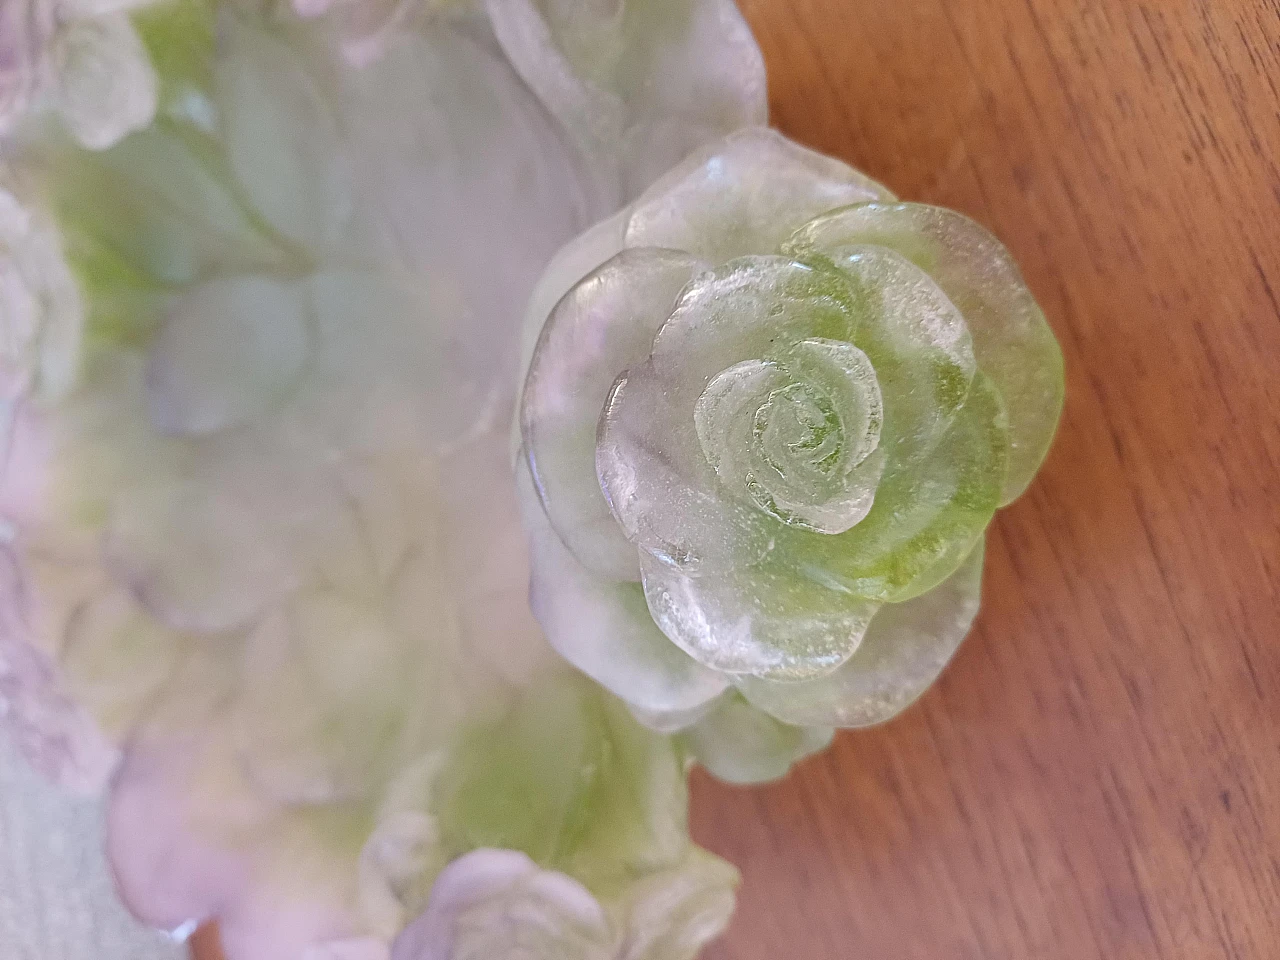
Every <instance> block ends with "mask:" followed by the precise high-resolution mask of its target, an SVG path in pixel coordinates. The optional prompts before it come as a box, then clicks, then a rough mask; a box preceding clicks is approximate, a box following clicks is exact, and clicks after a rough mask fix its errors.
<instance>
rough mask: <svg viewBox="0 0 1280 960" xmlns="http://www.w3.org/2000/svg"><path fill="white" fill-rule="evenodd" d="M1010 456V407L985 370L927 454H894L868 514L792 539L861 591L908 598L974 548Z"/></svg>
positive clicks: (807, 556)
mask: <svg viewBox="0 0 1280 960" xmlns="http://www.w3.org/2000/svg"><path fill="white" fill-rule="evenodd" d="M1007 462H1008V427H1007V426H1006V419H1005V411H1004V407H1003V406H1002V404H1001V403H1000V397H999V394H997V393H996V391H995V388H994V387H993V386H992V385H991V382H990V381H989V380H988V379H987V378H986V377H985V376H984V375H982V374H979V375H978V376H977V377H976V378H975V379H974V381H973V387H972V388H971V389H970V391H969V396H968V399H967V400H966V401H965V404H964V406H963V407H961V408H960V410H959V411H958V412H957V413H956V416H955V419H954V421H953V422H952V424H951V428H950V429H949V430H948V431H947V433H946V434H945V435H944V436H943V437H942V438H941V440H940V441H939V442H938V443H937V445H936V446H935V447H934V448H933V449H932V450H931V451H930V453H929V455H928V457H927V458H925V459H924V461H923V462H920V463H916V462H910V461H908V462H906V463H902V462H897V463H894V462H891V463H890V465H889V467H888V468H887V469H886V472H885V476H884V479H883V480H881V482H880V487H879V489H878V490H877V491H876V502H875V505H874V506H873V507H872V508H871V512H870V513H868V514H867V516H866V519H864V520H863V521H862V522H861V523H859V524H858V525H857V526H856V527H854V528H853V529H852V530H849V531H847V532H845V533H842V534H839V535H837V536H833V537H820V536H817V535H809V536H807V537H806V538H805V539H804V541H803V542H800V541H799V539H798V538H797V539H796V540H794V541H792V542H790V543H788V544H787V547H786V551H787V553H786V556H788V557H789V558H790V562H792V563H797V562H802V563H807V564H811V565H812V566H813V567H814V568H816V569H821V570H824V571H826V572H827V573H828V574H829V575H830V576H831V577H832V578H833V580H834V581H835V582H837V583H839V584H841V585H842V586H843V587H845V588H846V589H849V590H852V591H853V592H854V593H856V594H859V595H861V596H867V597H878V598H880V599H883V600H890V601H901V600H906V599H908V598H910V597H913V596H916V595H918V594H920V593H923V592H924V591H926V590H928V589H930V588H931V587H933V586H935V585H936V584H938V583H939V582H941V581H942V580H944V579H945V578H946V577H947V576H949V575H950V574H951V573H952V571H954V570H955V569H956V568H957V567H959V566H960V563H961V562H962V561H963V560H964V558H965V557H967V556H968V555H969V554H970V553H971V552H972V550H973V546H974V544H976V543H977V542H978V540H979V539H980V538H981V537H982V533H983V531H984V530H985V529H986V527H987V525H988V524H989V523H990V522H991V517H992V515H993V514H994V513H995V510H996V507H997V506H999V503H1000V492H1001V489H1002V488H1003V486H1004V477H1005V469H1006V463H1007Z"/></svg>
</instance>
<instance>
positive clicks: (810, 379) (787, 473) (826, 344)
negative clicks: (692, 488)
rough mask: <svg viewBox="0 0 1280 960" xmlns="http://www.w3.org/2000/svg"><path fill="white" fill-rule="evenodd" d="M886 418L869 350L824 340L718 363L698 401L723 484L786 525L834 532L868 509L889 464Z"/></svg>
mask: <svg viewBox="0 0 1280 960" xmlns="http://www.w3.org/2000/svg"><path fill="white" fill-rule="evenodd" d="M882 421H883V403H882V400H881V396H880V385H879V382H878V381H877V379H876V374H875V370H874V369H872V366H871V361H870V360H868V359H867V355H866V354H865V353H863V352H862V351H861V350H859V349H858V348H857V347H855V346H853V344H850V343H845V342H843V341H839V340H826V339H819V338H814V339H810V340H802V341H801V342H799V343H797V344H796V345H795V346H794V347H793V348H791V350H789V351H787V352H786V353H785V354H783V355H782V356H780V357H779V358H778V359H771V360H744V361H743V362H741V363H737V364H734V365H733V366H731V367H729V368H727V369H725V370H722V371H721V372H720V373H718V374H716V376H715V377H713V378H712V379H711V382H710V383H708V384H707V387H706V389H705V390H703V392H702V394H701V396H699V397H698V401H697V403H696V405H695V407H694V423H695V426H696V428H697V431H698V440H699V441H700V443H701V445H702V451H703V453H704V454H705V455H706V457H707V461H708V462H709V463H710V464H711V466H712V467H713V468H714V469H715V472H716V475H717V476H718V477H719V478H720V482H721V483H723V484H724V485H725V486H726V487H727V488H728V489H729V490H730V491H731V492H733V493H734V494H735V495H736V496H739V497H743V498H745V499H747V500H748V501H750V502H751V503H752V504H753V505H754V506H756V507H757V508H758V509H760V510H762V511H764V512H765V513H767V514H769V515H770V516H772V517H774V518H776V519H778V520H781V521H782V522H783V523H786V524H789V525H792V526H798V527H804V528H806V529H810V530H814V531H817V532H819V533H832V534H834V533H843V532H844V531H845V530H848V529H849V528H850V527H852V526H853V525H854V524H856V523H857V522H858V521H860V520H861V519H862V518H863V517H865V516H866V515H867V512H868V511H869V510H870V509H871V504H872V502H873V500H874V498H875V489H876V485H877V484H878V483H879V481H880V475H881V473H882V472H883V470H884V457H883V455H882V453H881V452H880V451H879V445H880V427H881V423H882Z"/></svg>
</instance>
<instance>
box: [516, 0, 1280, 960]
mask: <svg viewBox="0 0 1280 960" xmlns="http://www.w3.org/2000/svg"><path fill="white" fill-rule="evenodd" d="M742 6H743V9H744V12H745V13H746V14H747V16H748V19H750V20H751V22H752V25H753V27H754V28H755V30H756V32H757V36H758V38H759V40H760V43H761V45H762V46H763V47H764V50H765V55H766V57H767V59H768V61H769V69H770V76H771V86H772V103H773V110H774V120H775V123H776V124H777V125H778V126H779V127H781V128H782V129H783V130H784V131H785V132H786V133H788V134H790V135H791V136H793V137H795V138H797V139H799V140H801V141H803V142H805V143H808V144H810V145H812V146H815V147H817V148H819V149H822V150H824V151H827V152H829V153H832V154H835V155H837V156H840V157H842V158H844V159H846V160H848V161H850V162H852V163H854V164H855V165H857V166H858V167H860V168H862V169H863V170H865V171H867V172H868V173H870V174H871V175H873V176H875V177H877V178H879V179H881V180H883V181H884V182H885V183H887V184H888V185H889V186H890V187H891V188H892V189H893V190H894V191H895V192H897V193H898V194H899V195H900V196H902V197H904V198H909V199H914V200H921V201H927V202H930V203H937V204H942V205H945V206H949V207H955V208H958V209H960V210H963V211H965V212H967V213H969V214H970V215H972V216H974V217H976V218H977V219H978V220H980V221H982V222H983V223H985V224H987V225H988V226H989V227H991V228H992V229H993V230H995V232H996V233H997V234H999V235H1000V236H1001V237H1002V238H1003V239H1004V240H1005V242H1006V243H1007V244H1008V245H1009V247H1010V248H1011V249H1012V250H1013V252H1014V254H1015V256H1016V257H1017V258H1018V260H1019V261H1020V262H1021V264H1022V265H1023V268H1024V270H1025V272H1026V275H1027V279H1028V281H1029V283H1030V285H1031V288H1032V289H1033V290H1034V291H1035V292H1036V294H1037V295H1038V297H1039V299H1040V301H1041V303H1042V304H1043V306H1044V308H1045V310H1046V312H1047V313H1048V315H1049V318H1050V322H1051V323H1052V324H1053V327H1054V329H1055V330H1056V331H1057V334H1058V337H1059V339H1060V340H1061V342H1062V347H1063V350H1064V351H1065V353H1066V360H1067V379H1068V386H1067V405H1066V411H1065V414H1064V417H1063V421H1062V426H1061V429H1060V431H1059V434H1058V439H1057V442H1056V444H1055V446H1054V448H1053V452H1052V453H1051V454H1050V457H1049V460H1048V462H1047V463H1046V465H1045V468H1044V471H1043V472H1042V474H1041V476H1040V478H1039V479H1038V480H1037V481H1036V483H1035V484H1034V485H1033V486H1032V488H1031V490H1030V491H1029V492H1028V494H1027V495H1026V496H1025V497H1024V498H1023V499H1022V500H1020V501H1018V502H1017V503H1016V504H1014V505H1013V506H1012V507H1011V508H1009V509H1007V510H1005V511H1004V512H1002V513H1001V515H1000V516H999V518H998V519H997V521H996V523H995V525H994V527H993V529H992V532H991V535H990V537H989V540H988V553H987V569H986V581H985V595H984V603H983V611H982V614H981V616H980V617H979V620H978V624H977V627H976V629H975V631H974V633H973V635H972V636H971V637H970V638H969V640H968V641H967V642H966V643H965V645H964V646H963V647H962V648H961V650H960V653H959V655H958V657H957V658H956V660H955V662H954V664H953V665H952V666H951V667H950V668H949V669H948V671H947V672H946V674H945V675H944V677H943V679H942V681H941V682H940V683H939V684H938V685H937V686H936V687H935V688H934V689H933V690H932V691H931V692H930V693H929V694H928V695H927V696H926V697H925V698H924V699H923V701H922V702H921V703H919V704H917V705H916V706H915V707H913V708H912V709H911V710H910V711H908V712H907V713H906V714H905V715H904V716H902V717H900V718H899V719H897V720H896V721H894V722H893V723H891V724H888V725H887V726H884V727H882V728H879V729H876V730H871V731H864V732H859V733H850V734H845V735H842V736H841V737H840V738H839V739H838V740H837V742H836V744H835V747H834V748H833V749H832V750H831V751H829V752H828V753H827V754H825V755H824V756H821V757H819V758H816V759H813V760H810V761H808V762H807V763H805V764H804V765H802V766H801V767H800V768H799V770H798V771H797V772H795V773H793V775H792V776H791V777H790V778H789V779H788V780H786V781H785V782H783V783H781V784H778V785H774V786H769V787H764V788H758V789H751V790H744V789H734V788H730V787H726V786H723V785H719V784H716V783H714V782H713V781H711V780H710V778H708V777H706V776H702V775H696V776H695V783H694V809H693V823H694V832H695V835H696V836H697V838H698V839H699V840H700V842H702V843H704V844H705V845H707V846H709V847H710V848H711V849H713V850H715V851H716V852H717V853H720V854H722V855H724V856H726V857H728V858H729V859H731V860H732V861H734V862H735V863H737V864H738V865H739V866H740V867H741V868H742V872H743V876H744V884H743V888H742V892H741V896H740V907H739V911H738V915H737V918H736V919H735V921H734V924H733V927H732V929H731V931H730V933H729V935H728V936H727V938H726V939H725V940H724V941H722V942H721V943H719V944H717V945H716V946H715V947H713V948H712V949H711V950H709V951H708V954H707V960H862V958H867V960H1218V958H1232V960H1273V958H1277V957H1280V598H1278V593H1280V170H1278V169H1277V162H1278V158H1280V5H1277V0H1146V2H1139V0H742ZM495 960H496V958H495Z"/></svg>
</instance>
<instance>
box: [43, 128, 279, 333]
mask: <svg viewBox="0 0 1280 960" xmlns="http://www.w3.org/2000/svg"><path fill="white" fill-rule="evenodd" d="M47 166H48V170H49V174H50V176H49V184H50V189H51V192H52V194H53V197H54V201H55V211H56V213H57V218H58V225H59V227H60V229H61V231H62V233H63V236H64V243H65V245H66V249H67V257H68V260H69V261H70V262H71V265H72V268H73V269H74V270H75V272H76V274H77V277H79V278H80V279H81V282H82V284H84V286H85V288H86V290H87V291H90V292H92V293H93V294H94V296H92V297H91V302H90V303H89V308H90V311H91V315H93V316H94V318H95V321H96V309H95V306H96V301H97V299H98V297H99V296H102V295H105V294H107V293H108V291H110V292H111V293H112V294H115V293H116V292H117V291H121V292H123V293H129V294H132V295H134V296H138V295H140V294H145V293H146V292H147V291H148V290H150V289H152V288H155V287H158V286H168V285H178V284H186V283H191V282H193V281H196V280H200V279H204V278H205V277H208V276H211V275H212V274H214V273H220V272H237V271H240V270H246V269H247V270H252V269H254V268H255V267H258V268H260V269H262V268H266V269H270V268H273V267H279V266H283V265H284V264H285V263H286V262H287V258H286V257H285V256H284V255H283V253H282V252H281V251H280V249H279V248H278V247H276V246H275V245H273V244H272V243H271V242H270V241H268V240H267V239H265V238H264V236H263V235H262V233H261V232H260V231H259V230H258V229H257V227H256V226H255V223H254V221H253V219H252V218H251V216H250V215H249V214H248V213H246V211H245V208H244V207H243V206H242V205H241V204H240V203H239V202H238V201H237V199H236V195H235V192H234V184H233V180H232V177H231V173H230V171H229V170H228V169H227V168H226V166H225V163H223V162H222V161H221V160H220V158H219V155H218V154H217V152H216V150H215V149H214V148H213V147H212V146H211V145H210V144H209V142H208V141H205V140H203V139H202V138H201V137H200V135H198V134H196V133H194V132H191V131H187V130H183V129H180V128H177V127H172V126H163V127H162V126H161V125H157V126H155V127H152V128H151V129H149V130H146V131H144V132H142V133H139V134H135V135H134V136H132V137H129V138H128V139H127V140H125V141H124V142H123V143H121V144H120V145H119V146H118V147H116V148H114V149H112V150H109V151H106V152H104V153H100V154H85V153H83V152H80V151H62V152H58V153H56V154H54V155H52V156H50V157H48V158H47ZM154 323H155V318H154V317H149V318H147V319H146V320H145V321H144V320H136V321H134V322H133V323H132V324H131V326H132V327H133V328H135V329H144V328H146V329H150V328H154ZM91 335H93V331H92V329H91Z"/></svg>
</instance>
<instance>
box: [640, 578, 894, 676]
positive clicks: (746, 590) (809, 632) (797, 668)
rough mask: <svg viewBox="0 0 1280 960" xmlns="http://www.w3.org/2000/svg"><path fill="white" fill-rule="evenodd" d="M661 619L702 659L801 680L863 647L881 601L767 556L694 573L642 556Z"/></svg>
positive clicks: (652, 606)
mask: <svg viewBox="0 0 1280 960" xmlns="http://www.w3.org/2000/svg"><path fill="white" fill-rule="evenodd" d="M640 569H641V571H642V572H643V574H644V592H645V598H646V599H647V600H648V602H649V610H650V612H651V613H652V614H653V619H654V621H655V622H656V623H657V624H658V626H659V627H660V628H661V630H662V632H663V633H665V634H666V635H667V636H668V637H670V638H671V640H672V641H673V642H674V643H675V644H676V645H677V646H679V647H680V648H681V649H683V650H684V651H685V652H686V653H688V654H689V655H690V656H691V657H693V658H694V659H695V660H697V661H698V662H699V663H702V664H705V665H706V666H708V667H710V668H712V669H713V670H721V671H725V672H728V673H749V674H753V675H755V676H761V677H771V678H774V679H779V680H783V679H792V680H798V679H801V678H804V677H813V676H819V675H821V674H824V673H829V672H831V671H832V670H834V669H835V668H836V667H838V666H839V665H840V664H841V663H843V662H844V661H845V660H847V659H848V658H849V656H850V654H852V653H853V651H854V650H856V649H857V647H858V644H859V643H860V642H861V640H862V634H863V632H864V631H865V630H866V628H867V624H868V623H870V621H871V617H872V615H873V614H874V613H875V611H876V609H877V607H878V606H879V604H878V603H876V602H875V601H872V600H867V599H865V598H863V597H858V596H853V595H851V594H849V593H847V592H844V591H841V590H838V589H832V588H831V587H828V586H826V585H824V584H823V583H820V582H817V581H816V580H814V579H810V578H808V577H806V576H805V574H804V572H803V571H802V570H801V569H798V568H796V567H787V568H783V567H780V566H778V565H775V564H772V563H769V562H766V563H764V564H760V565H759V566H753V567H746V568H739V569H737V570H733V571H731V572H728V573H724V574H721V573H714V574H706V575H703V576H697V577H690V576H685V575H684V574H682V573H680V572H679V571H678V570H677V569H676V568H675V567H673V566H672V565H670V564H667V563H664V562H662V561H661V560H658V559H656V558H654V557H652V556H650V555H648V554H645V555H643V556H642V557H641V561H640Z"/></svg>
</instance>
